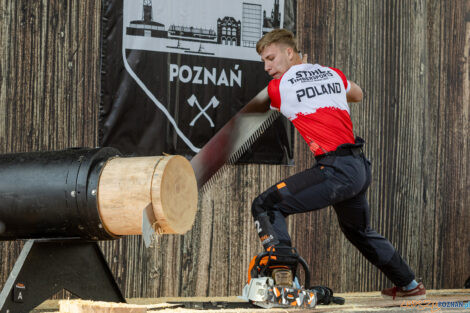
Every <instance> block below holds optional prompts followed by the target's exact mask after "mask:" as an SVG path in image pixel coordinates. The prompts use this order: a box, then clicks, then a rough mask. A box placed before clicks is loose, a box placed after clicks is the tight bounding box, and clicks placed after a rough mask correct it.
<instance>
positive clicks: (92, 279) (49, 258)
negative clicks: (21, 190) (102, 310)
mask: <svg viewBox="0 0 470 313" xmlns="http://www.w3.org/2000/svg"><path fill="white" fill-rule="evenodd" d="M62 289H65V290H67V291H69V292H71V293H72V294H74V295H75V296H78V297H79V298H82V299H89V300H100V301H111V302H125V300H124V297H123V296H122V294H121V290H120V289H119V287H118V285H117V284H116V281H115V280H114V277H113V275H112V273H111V271H110V269H109V267H108V264H107V263H106V260H105V259H104V256H103V254H102V253H101V250H100V248H99V247H98V244H97V243H96V242H88V241H82V240H75V239H63V240H38V239H31V240H28V241H27V242H26V243H25V245H24V247H23V250H22V251H21V254H20V256H19V257H18V260H17V261H16V263H15V266H14V267H13V270H12V271H11V273H10V276H9V277H8V280H7V282H6V284H5V286H4V287H3V290H2V292H1V294H0V313H22V312H29V311H31V310H32V309H34V308H35V307H36V306H38V305H39V304H41V303H42V302H44V301H45V300H47V299H48V298H50V297H51V296H52V295H54V294H55V293H57V292H59V291H60V290H62Z"/></svg>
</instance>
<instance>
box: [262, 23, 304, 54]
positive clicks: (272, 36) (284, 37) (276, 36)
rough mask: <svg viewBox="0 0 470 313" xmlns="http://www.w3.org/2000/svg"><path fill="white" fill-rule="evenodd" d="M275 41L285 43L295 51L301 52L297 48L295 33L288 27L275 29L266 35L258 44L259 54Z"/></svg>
mask: <svg viewBox="0 0 470 313" xmlns="http://www.w3.org/2000/svg"><path fill="white" fill-rule="evenodd" d="M273 43H281V44H285V45H287V46H289V47H291V48H292V49H294V52H296V53H298V52H299V50H298V49H297V44H296V40H295V37H294V34H293V33H292V32H291V31H288V30H287V29H283V28H279V29H274V30H272V31H270V32H269V33H267V34H266V35H264V36H263V37H262V38H261V39H260V40H259V41H258V43H257V44H256V52H258V54H261V53H262V52H263V50H264V48H266V47H267V46H269V45H270V44H273Z"/></svg>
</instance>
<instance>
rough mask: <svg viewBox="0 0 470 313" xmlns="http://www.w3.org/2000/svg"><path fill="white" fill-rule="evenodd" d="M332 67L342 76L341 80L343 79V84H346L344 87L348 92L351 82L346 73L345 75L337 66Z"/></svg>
mask: <svg viewBox="0 0 470 313" xmlns="http://www.w3.org/2000/svg"><path fill="white" fill-rule="evenodd" d="M330 69H332V70H333V71H335V72H336V73H337V74H338V75H339V77H341V80H342V81H343V85H344V89H346V92H348V91H349V90H350V89H351V84H350V83H349V81H348V80H347V79H346V75H344V73H343V72H341V71H340V70H339V69H337V68H334V67H330Z"/></svg>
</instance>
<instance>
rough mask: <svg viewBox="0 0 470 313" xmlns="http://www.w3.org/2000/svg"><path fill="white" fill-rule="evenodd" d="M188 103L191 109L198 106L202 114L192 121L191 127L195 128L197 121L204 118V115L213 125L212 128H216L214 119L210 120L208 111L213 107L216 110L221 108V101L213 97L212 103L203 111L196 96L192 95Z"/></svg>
mask: <svg viewBox="0 0 470 313" xmlns="http://www.w3.org/2000/svg"><path fill="white" fill-rule="evenodd" d="M188 103H189V105H190V106H191V107H194V105H196V106H197V107H198V108H199V110H200V111H201V112H199V113H198V114H197V115H196V116H195V117H194V118H193V120H192V121H191V123H189V126H194V124H195V123H196V121H197V120H198V119H199V118H200V117H201V116H202V115H204V116H205V117H206V119H207V120H208V121H209V123H210V124H211V127H215V125H214V122H213V121H212V119H211V118H210V116H209V115H207V113H206V111H207V109H208V108H210V107H211V106H212V107H214V109H215V108H216V107H218V106H219V103H220V102H219V100H217V98H216V97H215V96H213V97H212V99H211V101H210V102H209V104H207V105H206V107H205V108H204V109H203V108H202V107H201V105H200V104H199V101H197V98H196V96H195V95H192V96H191V97H189V99H188Z"/></svg>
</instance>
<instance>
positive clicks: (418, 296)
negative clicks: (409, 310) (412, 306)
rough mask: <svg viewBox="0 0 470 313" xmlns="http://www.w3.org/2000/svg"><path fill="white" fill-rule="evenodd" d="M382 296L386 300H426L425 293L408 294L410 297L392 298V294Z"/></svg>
mask: <svg viewBox="0 0 470 313" xmlns="http://www.w3.org/2000/svg"><path fill="white" fill-rule="evenodd" d="M382 298H384V299H387V300H426V295H417V296H410V297H395V299H393V297H392V296H387V295H382Z"/></svg>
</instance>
